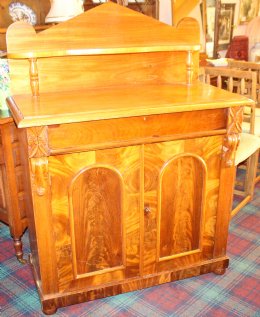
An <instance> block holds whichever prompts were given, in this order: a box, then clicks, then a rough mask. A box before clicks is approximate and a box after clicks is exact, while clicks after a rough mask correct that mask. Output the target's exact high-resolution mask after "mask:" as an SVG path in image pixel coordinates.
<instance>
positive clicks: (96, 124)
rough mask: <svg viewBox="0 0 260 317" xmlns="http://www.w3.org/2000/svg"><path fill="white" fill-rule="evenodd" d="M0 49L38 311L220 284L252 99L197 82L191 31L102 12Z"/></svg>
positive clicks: (25, 29) (13, 34) (105, 8)
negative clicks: (163, 287)
mask: <svg viewBox="0 0 260 317" xmlns="http://www.w3.org/2000/svg"><path fill="white" fill-rule="evenodd" d="M100 17H103V18H102V19H100ZM107 25H109V29H108V30H107ZM79 26H80V27H79ZM104 30H106V32H104ZM21 34H23V36H21ZM100 34H102V36H100ZM54 39H55V41H54ZM7 44H8V57H9V63H10V74H11V79H12V83H11V84H12V91H13V92H14V95H13V96H12V97H11V98H9V101H8V102H9V107H10V109H11V111H12V115H13V117H14V119H15V121H16V123H17V126H18V130H19V139H20V142H21V147H22V149H23V157H22V159H23V166H24V169H25V184H26V193H27V194H28V195H27V196H26V197H27V198H28V204H29V206H30V208H28V217H29V229H30V245H31V251H32V254H31V263H32V266H33V272H34V275H35V279H36V281H37V283H36V284H37V287H38V291H39V294H40V298H41V302H42V305H43V311H44V312H45V313H48V314H51V313H54V312H55V311H56V309H57V308H58V307H61V306H66V305H70V304H74V303H79V302H83V301H87V300H92V299H96V298H101V297H105V296H111V295H116V294H120V293H124V292H128V291H132V290H136V289H140V288H143V287H150V286H153V285H157V284H161V283H165V282H170V281H174V280H178V279H182V278H187V277H191V276H195V275H199V274H204V273H208V272H214V273H216V274H223V273H224V272H225V269H226V267H227V266H228V258H227V256H226V244H227V236H228V224H229V218H230V209H231V204H232V191H233V180H234V176H235V165H234V157H235V150H236V146H237V143H238V139H239V133H240V132H241V122H242V114H243V106H244V105H249V104H251V103H252V101H250V100H248V99H247V98H245V97H242V96H239V95H236V94H230V93H229V92H226V91H221V90H219V89H218V88H215V87H212V86H208V85H204V84H202V83H200V82H199V81H198V80H197V77H198V66H199V49H200V45H199V27H198V24H197V23H196V21H194V20H193V19H185V20H183V21H181V22H180V23H179V25H178V27H177V28H173V27H171V26H167V25H164V24H162V23H160V22H158V21H156V20H153V19H150V18H148V17H146V16H144V15H141V14H139V13H137V12H134V11H132V10H129V9H128V8H126V7H123V6H118V5H116V4H114V3H112V2H108V3H106V4H103V5H100V6H99V7H97V8H96V9H94V10H89V11H87V12H85V13H84V14H82V15H80V16H78V17H76V18H74V19H72V20H70V21H67V22H64V23H60V24H59V25H57V26H55V27H53V28H50V29H48V30H45V31H43V32H41V33H40V34H38V35H37V34H35V32H34V30H33V28H32V27H31V26H29V25H26V24H16V25H12V26H11V27H10V28H9V30H8V33H7ZM28 68H29V71H28Z"/></svg>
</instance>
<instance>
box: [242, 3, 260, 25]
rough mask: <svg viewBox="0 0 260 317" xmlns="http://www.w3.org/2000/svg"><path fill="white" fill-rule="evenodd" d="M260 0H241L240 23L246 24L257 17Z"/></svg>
mask: <svg viewBox="0 0 260 317" xmlns="http://www.w3.org/2000/svg"><path fill="white" fill-rule="evenodd" d="M259 6H260V4H259V0H240V8H239V24H246V23H248V22H249V21H251V20H252V19H253V18H255V17H256V16H257V14H258V11H259V9H260V8H259Z"/></svg>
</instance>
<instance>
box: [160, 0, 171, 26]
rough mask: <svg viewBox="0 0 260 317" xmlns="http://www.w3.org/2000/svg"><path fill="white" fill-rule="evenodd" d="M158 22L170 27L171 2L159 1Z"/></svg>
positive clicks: (168, 0) (169, 0) (166, 0)
mask: <svg viewBox="0 0 260 317" xmlns="http://www.w3.org/2000/svg"><path fill="white" fill-rule="evenodd" d="M159 20H160V21H162V22H164V23H166V24H169V25H172V1H171V0H159Z"/></svg>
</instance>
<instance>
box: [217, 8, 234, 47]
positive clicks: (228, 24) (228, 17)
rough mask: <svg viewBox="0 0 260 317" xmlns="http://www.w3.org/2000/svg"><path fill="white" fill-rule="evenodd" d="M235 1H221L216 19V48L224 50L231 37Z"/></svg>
mask: <svg viewBox="0 0 260 317" xmlns="http://www.w3.org/2000/svg"><path fill="white" fill-rule="evenodd" d="M235 6H236V4H235V3H222V4H221V8H220V14H219V19H218V25H219V28H218V48H217V49H218V50H225V49H227V48H228V45H229V44H230V42H231V39H232V37H233V27H234V15H235Z"/></svg>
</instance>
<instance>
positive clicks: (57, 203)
mask: <svg viewBox="0 0 260 317" xmlns="http://www.w3.org/2000/svg"><path fill="white" fill-rule="evenodd" d="M139 157H140V150H139V149H138V148H137V147H128V148H121V149H120V148H119V149H113V150H102V151H96V152H86V153H78V154H77V153H74V154H69V155H61V156H54V157H50V158H49V167H50V174H51V180H52V187H53V188H55V191H54V192H52V201H53V204H52V210H53V217H54V218H53V220H54V223H55V237H56V242H55V245H56V253H57V258H58V271H59V285H60V286H59V287H60V289H66V288H68V287H70V288H71V289H74V288H75V289H77V288H80V287H83V285H100V284H102V283H107V282H109V281H111V280H118V279H123V278H124V276H125V277H132V276H135V275H136V274H138V271H139V261H140V259H139V257H140V255H139V252H138V251H137V250H138V249H139V245H140V236H139V235H140V234H139V230H140V227H139V222H140V198H139V197H140V186H139V182H140V158H139ZM126 158H127V159H126ZM104 164H105V165H104ZM101 168H102V169H101ZM100 169H101V170H100ZM98 170H99V172H98ZM83 171H89V172H90V173H91V174H86V175H89V176H88V177H90V179H89V178H88V177H87V176H85V177H83V175H84V172H83ZM109 171H110V172H109ZM115 171H117V172H115ZM82 172H83V175H82V177H83V179H81V180H80V181H81V182H83V184H82V186H81V188H82V189H81V190H82V191H84V188H85V190H87V191H88V192H89V193H90V194H89V195H90V198H91V197H92V198H91V199H90V200H87V201H88V203H89V204H90V203H91V202H93V199H94V200H95V199H96V198H97V196H96V195H98V197H99V199H98V201H97V202H96V201H94V202H93V204H94V207H92V208H98V212H95V213H93V212H91V208H90V207H89V208H88V209H85V208H87V207H86V201H85V200H84V199H83V194H84V193H83V192H82V198H81V199H80V200H77V203H76V202H74V203H73V217H71V216H70V212H69V210H70V207H69V197H72V196H70V195H71V194H70V191H69V190H68V188H69V186H71V185H70V184H73V183H71V181H72V180H73V179H74V178H75V177H76V175H78V173H79V175H81V173H82ZM96 173H101V176H100V177H102V175H103V174H102V173H104V175H103V177H105V179H106V181H105V179H103V181H102V180H100V179H99V180H98V179H97V175H96ZM111 173H112V174H111ZM115 173H116V174H115ZM115 176H116V177H115ZM118 177H119V178H118ZM90 180H92V186H88V185H90V184H89V182H90ZM116 180H117V181H116ZM106 182H108V183H106ZM118 182H119V183H118ZM65 184H66V185H65ZM98 184H99V185H98ZM113 184H114V185H113ZM64 185H65V186H64ZM112 185H113V186H114V187H112ZM118 185H120V187H119V188H118ZM93 186H94V187H93ZM95 186H101V187H99V190H98V188H96V187H95ZM77 187H78V186H77ZM108 187H109V190H105V189H108ZM57 188H59V191H57V190H56V189H57ZM72 188H73V187H72ZM91 188H92V189H93V190H94V192H96V195H93V194H91ZM95 188H96V191H95ZM102 188H103V190H102ZM109 192H110V193H111V195H112V196H111V195H109ZM120 192H121V195H122V196H121V200H122V201H121V200H120V197H118V195H117V197H115V195H116V194H119V193H120ZM71 193H72V192H71ZM91 195H92V196H91ZM101 195H103V198H101ZM113 197H114V198H113ZM111 199H113V201H111ZM84 202H85V204H84ZM116 202H117V204H116ZM105 203H106V206H104V204H105ZM71 204H72V202H71ZM78 204H83V205H82V207H78V208H76V206H78ZM96 204H97V205H96ZM95 206H96V207H95ZM71 207H72V205H71ZM82 208H83V209H82ZM80 210H81V212H82V213H83V215H82V214H81V215H80ZM87 210H88V211H89V212H87ZM71 211H72V210H71ZM83 218H84V221H83ZM101 219H103V220H102V221H101ZM120 219H121V220H120ZM93 221H94V222H95V226H93V225H92V226H91V224H92V223H93ZM98 221H100V222H99V223H97V222H98ZM112 225H113V226H112ZM71 227H72V228H73V230H70V229H69V228H71ZM111 228H114V229H113V231H114V232H113V233H111ZM93 230H94V231H95V233H96V235H95V237H96V238H95V239H94V240H93V237H94V235H93ZM101 230H102V234H101V232H100V231H101ZM98 232H100V233H98ZM90 233H92V234H90ZM106 233H107V234H106ZM79 236H80V238H79ZM98 239H99V240H100V239H102V240H101V241H99V240H98ZM98 241H99V244H98V245H97V247H96V248H95V247H94V245H89V243H90V244H91V243H92V244H93V243H94V244H95V243H96V242H98ZM102 241H103V242H102ZM124 241H125V242H124ZM101 242H102V243H103V244H102V243H101ZM119 243H120V246H119ZM73 245H74V246H73ZM90 246H91V248H90ZM83 251H84V252H83ZM87 251H88V252H87ZM111 255H113V258H111ZM71 257H72V258H74V264H73V265H74V269H75V266H77V274H75V270H74V269H73V266H72V261H71ZM91 259H92V260H91ZM79 260H80V261H81V260H82V261H83V263H81V262H80V261H79ZM103 260H104V261H105V262H106V261H108V262H106V263H105V264H104V267H103V269H102V268H101V266H102V263H103V262H102V261H103ZM89 261H92V262H93V265H92V267H91V266H89V267H88V266H87V265H86V262H89ZM95 261H96V262H97V263H96V264H94V262H95ZM84 263H85V264H84ZM109 268H111V270H108V269H109ZM113 268H114V269H113ZM94 270H96V271H97V273H98V275H94V274H85V273H91V272H92V273H93V272H94Z"/></svg>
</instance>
